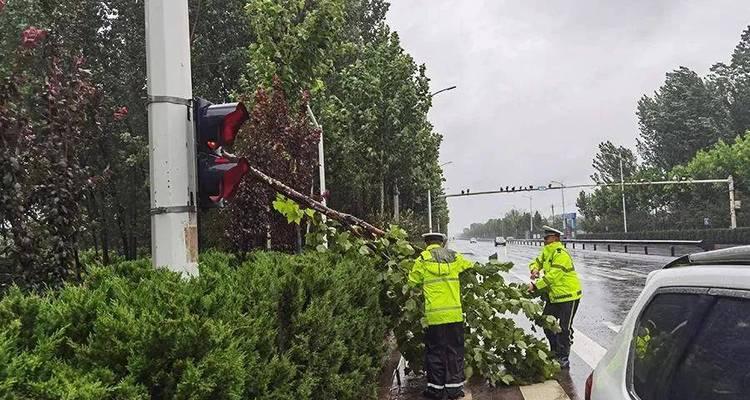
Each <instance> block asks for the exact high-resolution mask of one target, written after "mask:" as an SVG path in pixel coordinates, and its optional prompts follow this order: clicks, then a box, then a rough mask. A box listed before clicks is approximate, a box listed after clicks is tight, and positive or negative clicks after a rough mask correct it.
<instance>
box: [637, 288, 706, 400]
mask: <svg viewBox="0 0 750 400" xmlns="http://www.w3.org/2000/svg"><path fill="white" fill-rule="evenodd" d="M712 302H713V298H712V297H711V296H709V295H704V294H693V293H663V294H658V295H656V296H655V297H654V298H653V299H652V300H651V302H650V303H649V304H648V306H647V307H646V308H645V310H644V311H643V313H642V314H641V316H640V318H639V320H638V323H637V324H636V331H635V333H634V335H633V341H632V343H631V349H632V358H631V360H632V364H631V376H632V391H633V392H634V393H635V394H636V395H637V396H638V398H640V399H641V400H657V399H659V400H664V397H663V396H662V395H661V394H662V393H664V391H665V389H666V387H665V384H667V382H668V380H669V378H670V375H671V374H672V372H673V371H674V370H675V369H676V366H677V365H679V363H680V360H681V358H682V354H683V352H684V349H685V348H686V347H687V345H688V344H689V342H690V341H691V339H692V338H693V336H695V332H696V328H697V326H698V325H699V324H700V322H701V320H702V319H703V316H704V314H705V312H706V310H707V309H708V307H709V306H710V305H711V303H712Z"/></svg>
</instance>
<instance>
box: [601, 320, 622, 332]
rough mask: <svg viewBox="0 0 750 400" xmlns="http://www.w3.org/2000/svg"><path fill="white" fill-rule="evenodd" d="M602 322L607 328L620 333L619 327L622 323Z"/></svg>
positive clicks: (620, 327)
mask: <svg viewBox="0 0 750 400" xmlns="http://www.w3.org/2000/svg"><path fill="white" fill-rule="evenodd" d="M602 323H603V324H604V326H606V327H607V328H609V329H611V330H612V331H614V332H615V333H620V329H622V325H617V324H615V323H613V322H609V321H604V322H602Z"/></svg>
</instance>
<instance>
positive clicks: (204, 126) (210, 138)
mask: <svg viewBox="0 0 750 400" xmlns="http://www.w3.org/2000/svg"><path fill="white" fill-rule="evenodd" d="M194 107H195V108H194V109H195V132H196V139H197V141H198V151H206V152H209V151H216V150H218V149H219V148H221V147H225V146H231V145H232V144H233V143H234V139H235V137H237V133H238V132H239V130H240V128H241V127H242V124H244V123H245V121H247V120H248V119H250V114H249V113H248V112H247V108H245V105H244V104H243V103H224V104H213V103H211V102H210V101H208V100H206V99H202V98H200V97H199V98H196V99H195V102H194Z"/></svg>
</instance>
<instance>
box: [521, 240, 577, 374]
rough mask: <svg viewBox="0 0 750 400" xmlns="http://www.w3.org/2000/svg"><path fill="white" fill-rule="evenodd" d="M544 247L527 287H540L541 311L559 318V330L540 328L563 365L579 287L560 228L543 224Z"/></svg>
mask: <svg viewBox="0 0 750 400" xmlns="http://www.w3.org/2000/svg"><path fill="white" fill-rule="evenodd" d="M543 229H544V248H543V249H542V253H541V254H540V255H539V256H538V257H537V258H535V259H534V260H533V261H532V262H531V264H529V269H530V270H531V279H532V281H531V283H530V284H529V290H530V291H535V290H538V291H543V292H544V294H545V297H546V300H547V304H546V305H545V307H544V314H545V315H552V316H554V317H555V318H557V319H558V320H559V321H560V328H561V329H562V331H561V332H560V333H554V332H552V331H549V330H546V329H545V331H544V333H545V335H546V336H547V339H548V340H549V345H550V349H551V350H552V353H553V354H555V356H556V357H557V359H558V361H559V362H560V366H561V367H562V368H563V369H568V368H570V360H569V357H570V347H571V345H572V344H573V318H575V315H576V311H578V303H579V302H580V299H581V295H582V291H581V281H580V280H579V279H578V273H576V270H575V266H574V265H573V259H572V258H571V257H570V254H569V253H568V251H567V249H565V246H564V245H563V244H562V243H561V242H560V236H562V232H560V231H559V230H557V229H554V228H551V227H549V226H546V225H545V226H544V227H543Z"/></svg>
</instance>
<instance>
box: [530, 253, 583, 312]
mask: <svg viewBox="0 0 750 400" xmlns="http://www.w3.org/2000/svg"><path fill="white" fill-rule="evenodd" d="M540 267H541V268H540ZM529 268H530V269H531V270H532V271H533V270H537V271H538V270H540V269H541V271H543V272H544V274H543V275H542V277H541V278H539V279H537V280H536V281H535V282H534V285H536V288H537V289H539V290H546V291H547V292H548V295H549V300H550V302H552V303H564V302H566V301H573V300H578V299H580V298H581V296H582V291H581V281H580V280H579V279H578V273H577V272H576V270H575V267H574V266H573V259H572V258H571V257H570V254H569V253H568V251H567V250H566V249H565V246H563V244H562V243H560V242H552V243H550V244H548V245H545V246H544V248H543V249H542V253H541V254H540V255H539V257H537V258H536V259H535V260H534V261H532V263H531V265H529Z"/></svg>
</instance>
